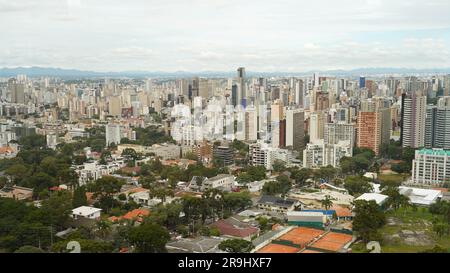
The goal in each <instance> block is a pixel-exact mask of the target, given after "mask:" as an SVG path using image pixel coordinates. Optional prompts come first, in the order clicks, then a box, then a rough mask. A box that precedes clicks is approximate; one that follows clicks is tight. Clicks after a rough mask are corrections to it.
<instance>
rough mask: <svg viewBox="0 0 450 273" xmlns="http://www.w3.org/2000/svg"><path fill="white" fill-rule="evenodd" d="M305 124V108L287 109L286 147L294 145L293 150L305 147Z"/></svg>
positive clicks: (300, 149)
mask: <svg viewBox="0 0 450 273" xmlns="http://www.w3.org/2000/svg"><path fill="white" fill-rule="evenodd" d="M304 124H305V113H304V112H303V109H299V108H297V109H287V110H286V147H292V149H293V150H295V151H298V152H301V151H302V150H303V149H304V148H305V143H304V137H305V131H304V126H305V125H304Z"/></svg>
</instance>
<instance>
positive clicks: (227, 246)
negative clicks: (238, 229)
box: [219, 239, 254, 253]
mask: <svg viewBox="0 0 450 273" xmlns="http://www.w3.org/2000/svg"><path fill="white" fill-rule="evenodd" d="M253 248H254V246H253V244H252V242H249V241H246V240H243V239H229V240H225V241H222V242H221V243H220V244H219V249H220V250H223V251H226V252H230V253H249V252H250V251H251V250H252V249H253Z"/></svg>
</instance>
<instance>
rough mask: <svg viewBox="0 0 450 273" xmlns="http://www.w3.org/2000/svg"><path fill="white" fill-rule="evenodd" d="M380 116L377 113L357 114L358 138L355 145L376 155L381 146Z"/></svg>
mask: <svg viewBox="0 0 450 273" xmlns="http://www.w3.org/2000/svg"><path fill="white" fill-rule="evenodd" d="M380 129H381V114H380V113H379V112H359V113H358V127H357V130H358V138H357V143H356V145H357V146H358V147H360V148H369V149H371V150H372V151H374V152H375V154H377V155H378V153H379V151H380V144H381V132H380Z"/></svg>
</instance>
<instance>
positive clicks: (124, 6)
mask: <svg viewBox="0 0 450 273" xmlns="http://www.w3.org/2000/svg"><path fill="white" fill-rule="evenodd" d="M449 11H450V3H448V1H442V0H434V1H427V2H426V3H422V2H420V3H419V1H416V0H415V1H394V2H389V3H387V1H385V0H369V1H339V2H336V1H326V0H320V1H314V2H299V3H297V1H289V0H287V1H283V2H282V3H271V2H268V1H257V2H255V1H246V2H245V3H242V2H236V1H222V0H220V1H219V0H216V1H204V0H198V1H190V2H189V3H185V2H184V1H168V2H166V3H158V2H157V1H133V4H132V5H130V3H123V2H120V1H113V2H111V1H108V3H106V2H104V1H82V0H67V1H52V0H45V1H39V2H38V3H36V2H34V1H27V0H22V1H15V2H12V1H0V13H1V16H0V22H1V26H0V30H1V31H2V33H3V37H2V39H3V41H4V43H2V44H1V45H0V60H1V61H0V67H19V66H43V67H61V68H73V69H80V70H89V71H101V72H106V71H108V72H118V71H233V70H234V67H235V66H236V64H240V65H242V66H245V67H248V68H251V67H255V69H252V70H254V71H266V72H273V71H286V72H299V71H300V72H301V71H310V70H335V69H345V70H349V69H355V68H360V67H396V68H398V67H411V68H418V69H424V68H428V69H429V68H447V67H450V61H449V60H450V58H449V57H450V50H449V48H450V46H449V45H450V18H448V16H446V14H448V12H449Z"/></svg>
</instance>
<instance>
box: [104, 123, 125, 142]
mask: <svg viewBox="0 0 450 273" xmlns="http://www.w3.org/2000/svg"><path fill="white" fill-rule="evenodd" d="M105 136H106V146H109V145H111V144H112V143H114V144H116V145H117V144H120V139H121V138H120V125H118V124H111V123H110V124H107V125H106V128H105Z"/></svg>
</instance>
